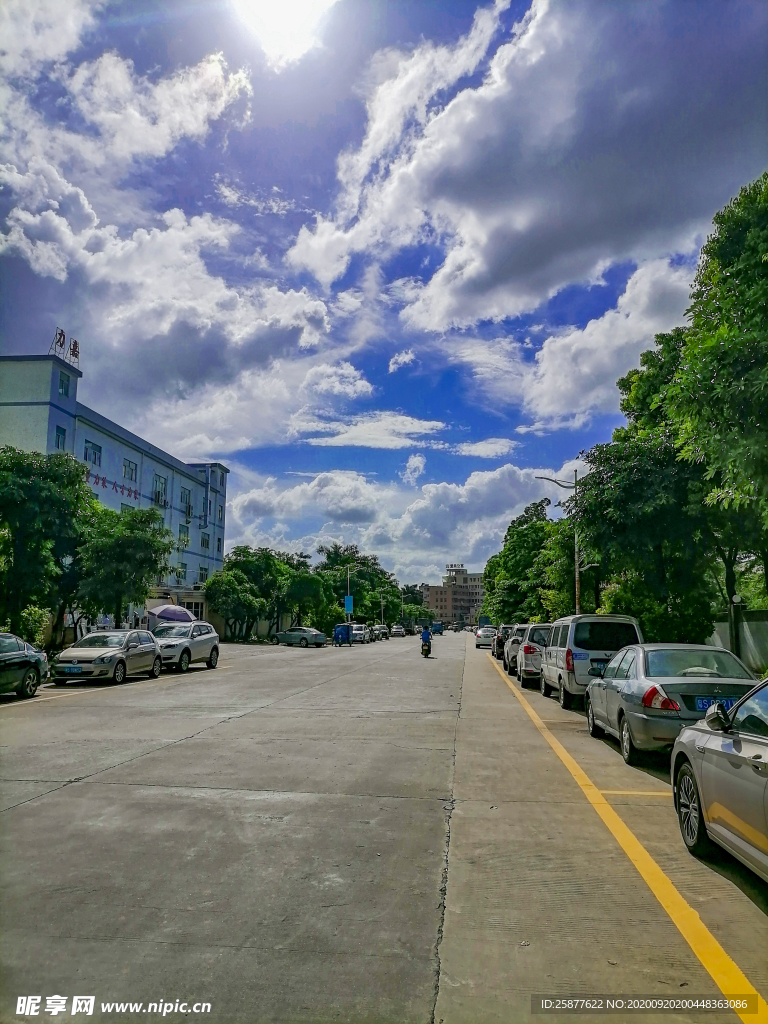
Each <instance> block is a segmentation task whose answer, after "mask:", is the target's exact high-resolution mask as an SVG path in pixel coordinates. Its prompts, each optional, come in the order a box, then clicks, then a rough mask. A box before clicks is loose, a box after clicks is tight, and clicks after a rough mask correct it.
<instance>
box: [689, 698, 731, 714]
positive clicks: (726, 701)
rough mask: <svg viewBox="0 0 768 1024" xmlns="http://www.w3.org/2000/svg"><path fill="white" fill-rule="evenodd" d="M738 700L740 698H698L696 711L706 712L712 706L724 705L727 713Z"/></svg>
mask: <svg viewBox="0 0 768 1024" xmlns="http://www.w3.org/2000/svg"><path fill="white" fill-rule="evenodd" d="M738 699H739V698H738V697H697V698H696V710H697V711H706V710H707V708H708V707H710V705H712V704H722V705H723V707H724V708H725V710H726V711H730V710H731V708H732V707H733V705H734V704H735V703H736V701H737V700H738Z"/></svg>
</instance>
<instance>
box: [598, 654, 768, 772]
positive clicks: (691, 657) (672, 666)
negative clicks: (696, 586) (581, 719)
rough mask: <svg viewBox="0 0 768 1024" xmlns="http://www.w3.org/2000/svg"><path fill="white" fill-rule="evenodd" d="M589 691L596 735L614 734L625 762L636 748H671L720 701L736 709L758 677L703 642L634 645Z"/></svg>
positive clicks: (633, 757) (629, 761)
mask: <svg viewBox="0 0 768 1024" xmlns="http://www.w3.org/2000/svg"><path fill="white" fill-rule="evenodd" d="M600 671H601V670H600V669H590V674H593V673H594V674H595V677H594V678H593V679H592V681H591V682H590V683H589V686H588V687H587V693H586V711H587V723H588V725H589V731H590V734H591V735H592V736H598V735H600V734H601V733H602V732H607V733H610V734H611V735H613V736H615V737H616V738H617V739H618V740H619V742H620V744H621V753H622V756H623V758H624V760H625V761H626V762H627V764H635V763H636V761H637V752H638V750H663V749H665V748H667V747H671V746H672V744H673V743H674V742H675V740H676V739H677V735H678V733H679V732H680V730H681V729H682V728H683V726H684V725H688V724H690V723H692V722H695V721H697V720H698V719H700V718H703V717H704V714H705V712H706V710H707V708H708V707H709V706H710V705H711V704H713V703H715V702H716V701H719V702H721V703H722V704H723V706H724V707H726V708H730V707H732V706H733V705H734V704H735V703H736V701H738V700H739V699H740V698H741V697H743V696H744V694H745V693H748V692H749V690H751V689H752V687H753V686H754V685H755V677H754V676H753V675H752V673H751V672H750V671H749V669H748V668H747V667H746V666H745V665H744V664H743V663H742V662H741V661H739V659H738V658H737V657H736V656H735V655H733V654H731V652H730V651H726V650H724V649H723V648H722V647H709V646H708V645H705V644H634V645H632V646H631V647H625V648H623V649H622V650H621V651H618V653H617V654H615V655H614V656H613V658H611V660H610V661H609V662H608V664H607V665H606V666H605V668H604V669H603V670H602V674H597V673H599V672H600Z"/></svg>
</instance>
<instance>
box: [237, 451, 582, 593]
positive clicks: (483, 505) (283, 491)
mask: <svg viewBox="0 0 768 1024" xmlns="http://www.w3.org/2000/svg"><path fill="white" fill-rule="evenodd" d="M412 458H413V457H412ZM417 458H418V457H417ZM410 461H411V460H409V462H410ZM577 467H578V468H583V467H582V465H581V463H579V462H577V461H571V462H567V463H565V464H564V465H563V466H561V467H559V468H557V469H550V468H543V469H521V468H520V467H518V466H514V465H510V464H507V465H505V466H500V467H499V468H498V469H495V470H493V471H492V472H478V473H472V474H470V476H469V477H468V478H467V479H466V481H465V482H464V483H457V484H453V483H437V484H425V485H423V486H422V487H421V489H420V492H419V494H418V497H416V498H415V499H414V497H413V483H412V482H410V481H408V480H406V479H404V480H403V486H402V487H401V486H397V485H396V484H395V483H390V484H386V483H384V484H380V483H375V482H371V481H370V480H367V479H366V478H365V477H364V476H362V475H361V474H359V473H354V472H344V471H339V470H334V471H331V472H327V473H318V474H317V475H315V476H314V477H313V478H312V479H310V480H306V481H304V480H302V481H301V482H300V483H298V484H290V485H288V486H286V485H285V484H281V483H280V482H278V481H276V480H275V479H273V478H267V479H262V480H258V481H256V482H255V484H254V482H253V481H252V480H248V479H244V481H243V483H244V485H245V489H244V490H243V492H242V493H241V494H239V495H238V496H237V497H235V498H234V499H233V500H232V502H231V512H230V518H229V520H228V525H229V528H230V530H231V539H230V543H235V542H240V541H242V540H247V542H248V543H271V544H273V545H275V546H278V547H288V546H290V547H291V549H293V550H296V549H299V548H301V549H303V550H309V551H313V550H315V548H316V547H317V544H318V543H323V542H328V541H330V540H334V539H343V541H344V543H358V544H360V545H361V546H362V547H363V548H364V550H367V551H373V552H375V553H376V554H378V555H379V556H380V558H381V559H382V562H383V564H385V565H387V566H389V567H391V568H392V569H393V570H394V571H395V572H396V573H397V575H398V577H399V578H400V579H401V580H408V581H418V580H424V579H427V580H432V581H436V580H437V579H439V576H440V571H441V565H444V564H445V563H446V562H452V561H457V560H458V561H463V562H465V563H466V564H467V565H468V566H469V567H476V568H482V566H483V565H484V563H485V561H486V560H487V558H488V557H489V556H490V555H491V554H493V553H494V552H495V551H497V550H498V549H499V547H500V545H501V541H502V538H503V536H504V531H505V530H506V528H507V526H508V525H509V522H510V520H511V519H512V518H513V517H514V516H515V515H519V513H520V512H521V511H522V510H523V508H524V507H525V506H526V505H527V504H529V503H530V502H532V501H538V500H540V499H541V498H543V497H549V498H550V499H551V500H552V502H553V505H554V503H555V502H557V501H559V500H560V498H561V497H562V492H561V491H560V490H559V489H558V488H557V486H556V485H555V484H551V483H548V482H547V481H544V480H537V479H536V477H537V476H540V475H547V476H569V475H571V474H572V473H573V470H574V468H577ZM234 475H235V477H236V479H237V474H234ZM251 476H252V474H251ZM238 482H239V480H238ZM318 519H319V520H321V521H323V523H324V525H323V526H322V527H321V528H320V529H317V528H315V527H314V526H313V527H312V529H311V531H310V532H304V533H303V534H302V533H299V534H298V535H297V529H298V530H299V531H300V530H301V529H302V528H303V529H304V530H305V531H306V530H307V528H308V527H309V526H311V525H312V524H313V523H314V522H316V521H317V520H318ZM264 521H266V523H265V522H264ZM270 521H274V525H271V526H270V525H268V524H269V522H270ZM341 526H343V531H341V530H340V527H341ZM265 538H271V539H270V540H265Z"/></svg>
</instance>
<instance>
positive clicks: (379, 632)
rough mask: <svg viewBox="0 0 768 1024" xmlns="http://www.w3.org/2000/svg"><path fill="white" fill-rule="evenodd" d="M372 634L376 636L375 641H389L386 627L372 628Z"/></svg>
mask: <svg viewBox="0 0 768 1024" xmlns="http://www.w3.org/2000/svg"><path fill="white" fill-rule="evenodd" d="M373 632H374V633H375V634H376V638H377V640H389V630H388V629H387V627H386V626H382V625H379V626H374V627H373Z"/></svg>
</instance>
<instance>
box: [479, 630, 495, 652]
mask: <svg viewBox="0 0 768 1024" xmlns="http://www.w3.org/2000/svg"><path fill="white" fill-rule="evenodd" d="M495 638H496V630H495V629H494V628H493V626H480V628H479V629H478V630H477V632H476V633H475V647H490V648H493V641H494V639H495Z"/></svg>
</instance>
